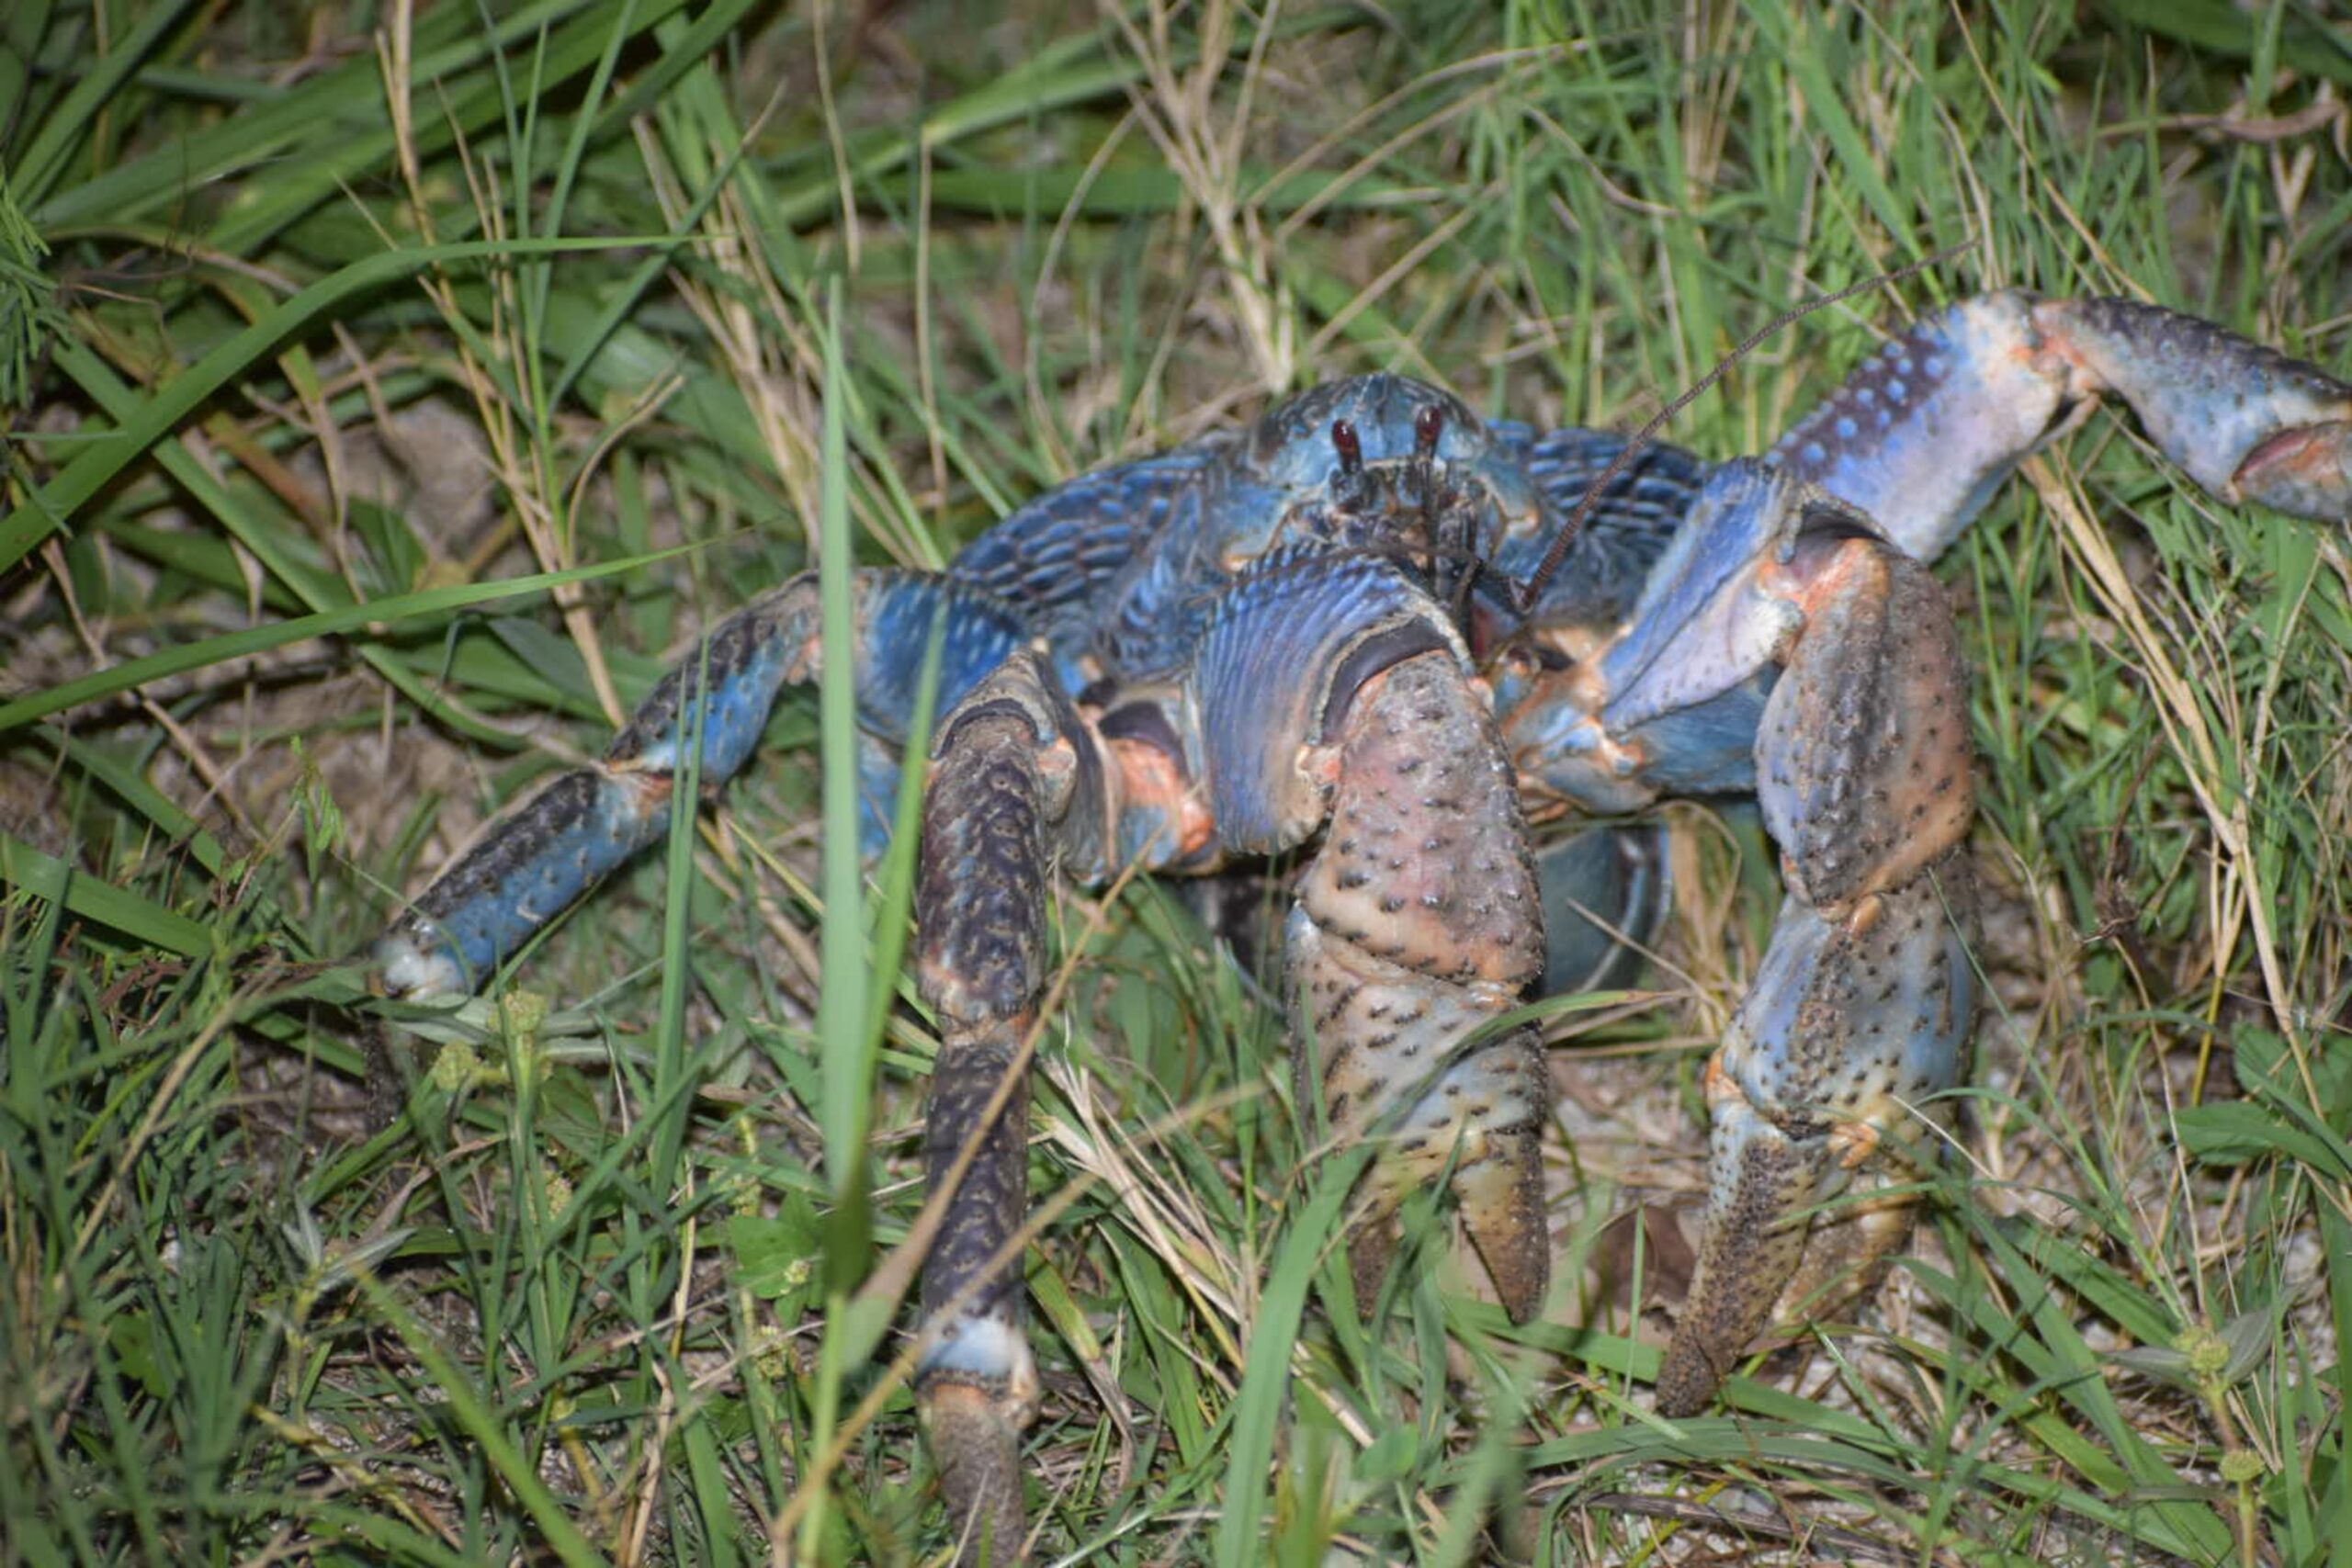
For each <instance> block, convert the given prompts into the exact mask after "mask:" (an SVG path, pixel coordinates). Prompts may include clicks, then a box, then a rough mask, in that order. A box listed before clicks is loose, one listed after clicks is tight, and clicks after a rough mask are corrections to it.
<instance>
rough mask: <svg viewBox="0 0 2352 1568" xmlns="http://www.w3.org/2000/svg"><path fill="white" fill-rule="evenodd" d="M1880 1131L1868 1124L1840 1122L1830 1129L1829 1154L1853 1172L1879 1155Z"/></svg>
mask: <svg viewBox="0 0 2352 1568" xmlns="http://www.w3.org/2000/svg"><path fill="white" fill-rule="evenodd" d="M1878 1145H1879V1130H1878V1129H1877V1128H1876V1127H1873V1126H1871V1124H1870V1123H1869V1122H1838V1124H1837V1125H1836V1126H1834V1127H1832V1128H1830V1129H1829V1152H1830V1154H1831V1155H1833V1156H1836V1158H1837V1161H1838V1165H1839V1167H1840V1168H1844V1169H1846V1170H1851V1169H1853V1168H1855V1167H1856V1166H1859V1165H1860V1164H1861V1163H1862V1162H1863V1161H1864V1160H1866V1159H1868V1158H1870V1157H1871V1156H1872V1155H1874V1154H1876V1153H1878Z"/></svg>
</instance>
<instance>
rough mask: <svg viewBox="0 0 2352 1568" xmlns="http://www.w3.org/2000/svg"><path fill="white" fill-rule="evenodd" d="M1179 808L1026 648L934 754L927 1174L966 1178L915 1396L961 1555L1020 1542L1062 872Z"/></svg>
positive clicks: (926, 976)
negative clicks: (1029, 1288)
mask: <svg viewBox="0 0 2352 1568" xmlns="http://www.w3.org/2000/svg"><path fill="white" fill-rule="evenodd" d="M1140 782H1142V783H1146V784H1148V782H1149V774H1148V770H1147V771H1146V773H1145V777H1144V778H1143V780H1142V781H1140ZM1167 807H1168V803H1167V802H1166V801H1164V800H1162V799H1160V798H1159V797H1157V796H1153V795H1150V793H1149V791H1148V790H1137V789H1136V788H1133V787H1131V786H1130V784H1129V781H1127V780H1126V779H1125V778H1124V777H1123V776H1122V770H1121V764H1120V753H1119V751H1118V750H1117V748H1116V747H1115V746H1114V744H1113V743H1111V742H1108V741H1105V740H1104V739H1103V736H1102V734H1101V732H1100V731H1099V730H1098V729H1097V728H1095V727H1094V726H1093V725H1092V724H1091V723H1090V722H1089V721H1088V720H1086V719H1085V718H1083V717H1082V716H1080V714H1079V712H1078V711H1077V709H1076V708H1075V707H1074V706H1073V705H1071V704H1070V702H1069V698H1068V697H1067V696H1066V695H1065V694H1063V692H1062V690H1061V688H1060V685H1059V683H1058V682H1057V681H1056V679H1055V678H1054V676H1053V675H1052V674H1051V673H1050V672H1049V671H1047V670H1046V667H1045V665H1044V663H1043V662H1042V661H1041V660H1039V658H1038V657H1037V656H1036V655H1035V653H1032V652H1029V651H1026V650H1024V651H1023V652H1020V653H1017V654H1015V655H1014V656H1013V657H1012V659H1010V660H1007V661H1006V662H1005V663H1004V664H1003V666H1002V667H1001V669H999V670H998V671H997V672H996V673H995V674H993V675H991V676H989V678H988V679H987V680H985V681H983V682H980V684H979V685H978V686H977V687H975V688H974V689H973V690H972V692H971V694H969V695H968V696H967V697H966V698H965V699H964V701H963V702H962V703H961V704H960V705H958V706H957V707H956V711H955V712H953V713H952V714H950V715H949V716H947V718H946V719H945V720H944V722H943V724H942V725H941V728H940V733H939V739H938V742H937V744H936V746H935V747H934V748H933V763H932V774H931V781H930V784H929V787H928V788H927V789H926V791H925V793H924V796H923V829H922V834H923V836H922V863H921V874H920V879H919V881H918V884H917V887H916V893H915V920H916V927H917V938H916V953H915V961H916V979H917V984H918V986H919V987H920V988H921V990H922V997H923V999H924V1000H925V1001H926V1002H928V1003H929V1004H930V1005H931V1006H932V1007H933V1009H934V1010H936V1011H937V1012H938V1014H939V1021H940V1052H939V1062H938V1066H936V1067H935V1068H934V1069H933V1075H932V1084H931V1099H930V1111H929V1115H928V1125H927V1128H926V1136H925V1145H924V1155H925V1163H926V1166H927V1177H928V1179H929V1181H930V1182H931V1183H932V1184H933V1187H934V1188H935V1189H943V1190H944V1189H945V1188H947V1187H948V1186H949V1185H950V1184H951V1183H953V1186H954V1195H953V1197H952V1198H951V1199H950V1200H949V1201H948V1206H947V1210H946V1214H945V1218H944V1222H943V1224H942V1226H941V1229H940V1232H939V1236H938V1239H937V1240H936V1241H935V1242H934V1243H933V1247H932V1251H931V1256H930V1258H928V1259H927V1260H926V1262H925V1264H924V1266H923V1275H922V1309H923V1325H922V1343H921V1348H920V1351H919V1359H918V1360H917V1364H916V1371H915V1396H916V1401H917V1404H918V1406H919V1407H920V1409H921V1411H922V1419H923V1424H924V1427H925V1429H926V1430H927V1431H928V1433H929V1435H930V1438H931V1445H932V1451H933V1454H934V1455H935V1456H936V1457H937V1459H938V1461H939V1468H940V1475H941V1483H942V1488H943V1490H944V1492H945V1494H946V1497H947V1506H948V1514H949V1517H950V1518H951V1519H952V1520H953V1521H954V1523H955V1526H956V1533H957V1540H958V1555H957V1561H958V1562H965V1563H979V1562H997V1563H1005V1562H1013V1561H1015V1560H1016V1559H1017V1558H1018V1556H1019V1554H1020V1550H1021V1543H1022V1499H1021V1472H1020V1435H1021V1428H1022V1427H1023V1424H1024V1423H1025V1422H1026V1421H1027V1420H1028V1418H1029V1416H1030V1415H1031V1413H1032V1412H1033V1410H1034V1408H1035V1401H1036V1393H1037V1379H1036V1371H1035V1367H1034V1365H1033V1364H1032V1362H1031V1360H1030V1356H1029V1347H1028V1343H1027V1341H1026V1339H1025V1338H1024V1337H1023V1333H1022V1328H1021V1269H1020V1266H1019V1259H1018V1258H1001V1257H1000V1255H1001V1254H1002V1253H1004V1252H1005V1250H1006V1248H1007V1247H1009V1245H1010V1243H1011V1241H1012V1237H1013V1236H1014V1235H1016V1234H1017V1232H1018V1231H1019V1229H1020V1225H1021V1220H1022V1213H1023V1208H1024V1207H1025V1205H1026V1200H1027V1189H1028V1149H1027V1143H1028V1137H1027V1129H1028V1107H1029V1096H1028V1090H1027V1084H1026V1076H1025V1073H1024V1071H1023V1066H1022V1064H1021V1061H1020V1052H1021V1047H1022V1043H1023V1039H1024V1037H1025V1036H1026V1035H1027V1033H1028V1032H1029V1030H1030V1028H1031V1026H1032V1025H1033V1024H1034V1023H1035V1020H1036V1013H1035V1008H1036V1003H1037V996H1038V992H1039V990H1040V988H1041V987H1042V986H1043V984H1044V980H1045V964H1046V953H1045V913H1046V897H1047V894H1048V891H1049V886H1048V885H1049V881H1050V878H1051V876H1052V874H1053V872H1054V869H1055V868H1056V866H1057V865H1058V866H1059V867H1061V868H1063V869H1066V870H1068V871H1069V873H1071V874H1074V875H1077V876H1080V877H1086V878H1096V877H1101V876H1103V874H1106V873H1107V872H1108V871H1109V870H1110V869H1112V857H1113V856H1114V854H1115V853H1116V852H1117V851H1116V846H1117V845H1118V844H1119V843H1120V842H1121V841H1122V840H1123V838H1124V837H1126V836H1130V835H1131V829H1130V827H1129V826H1128V825H1125V824H1123V822H1122V818H1123V817H1125V816H1132V815H1142V816H1145V817H1148V818H1152V819H1153V820H1154V821H1155V822H1156V821H1158V820H1159V816H1158V814H1159V813H1160V812H1162V811H1164V810H1165V809H1167ZM991 1104H995V1105H996V1106H997V1107H998V1109H997V1110H996V1111H995V1112H994V1113H993V1114H991V1113H990V1109H989V1108H990V1106H991ZM967 1157H968V1159H969V1164H968V1166H967V1168H966V1169H965V1171H964V1173H963V1177H962V1179H961V1180H960V1181H956V1180H955V1177H956V1166H957V1164H958V1163H959V1162H960V1161H963V1160H965V1159H967ZM992 1259H994V1260H995V1261H993V1262H992V1261H991V1260H992Z"/></svg>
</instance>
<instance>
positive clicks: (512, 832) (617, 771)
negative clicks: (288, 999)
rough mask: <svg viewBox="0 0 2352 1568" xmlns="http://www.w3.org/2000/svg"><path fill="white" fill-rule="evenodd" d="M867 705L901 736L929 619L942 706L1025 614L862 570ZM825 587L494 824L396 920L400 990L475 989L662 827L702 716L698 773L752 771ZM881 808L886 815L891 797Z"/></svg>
mask: <svg viewBox="0 0 2352 1568" xmlns="http://www.w3.org/2000/svg"><path fill="white" fill-rule="evenodd" d="M857 598H858V607H857V615H858V633H859V647H858V649H857V663H858V705H859V716H860V718H861V720H862V721H863V722H864V723H865V726H866V727H867V730H868V732H869V736H870V737H872V738H874V739H876V743H878V744H880V745H883V746H885V747H888V746H894V745H897V744H900V743H903V741H904V739H905V731H906V726H907V722H908V716H909V715H910V713H911V712H912V710H913V708H914V705H915V692H914V687H915V683H916V682H917V680H918V679H919V677H920V674H921V671H922V660H923V653H924V649H925V648H926V647H927V646H928V642H929V638H930V635H931V628H932V626H933V624H934V622H936V623H937V624H939V625H940V626H942V627H943V631H944V645H943V653H942V660H941V672H940V687H941V690H940V694H939V699H938V700H939V705H940V711H943V712H944V711H945V709H946V707H947V705H950V704H952V703H953V702H955V701H956V698H958V697H959V696H961V695H962V694H964V692H966V691H967V690H968V689H969V688H970V687H971V685H972V684H973V682H976V681H978V679H979V678H980V677H981V676H983V675H985V674H987V673H988V671H990V670H992V669H994V668H995V667H996V666H997V665H998V664H1000V663H1001V662H1002V661H1003V660H1004V658H1005V656H1006V655H1007V654H1009V653H1010V652H1011V651H1012V649H1014V648H1015V647H1016V646H1018V645H1019V643H1020V642H1021V640H1022V639H1023V626H1022V624H1021V622H1020V621H1019V619H1018V618H1017V617H1016V616H1015V615H1013V614H1012V612H1011V611H1010V610H1009V609H1007V608H1006V607H1005V606H1004V605H1003V604H1001V602H1000V601H998V600H997V599H995V598H994V597H993V596H991V595H989V594H987V593H985V592H980V591H978V590H976V589H972V588H970V587H967V586H965V585H962V584H957V583H953V582H949V581H944V580H942V579H939V578H933V577H925V576H921V575H917V574H913V573H908V572H894V571H871V572H865V573H861V574H860V578H859V581H858V586H857ZM817 627H818V606H817V583H816V580H815V578H813V577H807V576H804V577H801V578H797V579H795V580H794V581H791V582H789V583H787V584H786V585H785V586H784V587H782V588H780V589H777V590H776V591H775V592H772V593H768V594H764V595H763V596H762V597H761V598H759V599H757V600H754V601H753V602H752V604H750V605H748V606H746V607H745V608H744V609H742V610H741V611H740V612H738V613H737V614H736V615H734V616H732V617H731V618H729V620H727V621H726V622H725V623H723V624H722V625H721V626H719V627H718V630H717V631H715V632H713V633H712V634H711V637H710V639H709V643H708V646H707V649H697V650H696V652H695V655H693V656H692V657H690V658H689V659H687V660H684V662H682V663H681V664H680V666H679V667H678V668H677V669H676V670H674V671H672V672H671V673H670V674H668V675H667V676H665V677H663V678H662V682H661V683H660V684H659V685H657V686H656V687H654V689H653V693H652V694H651V695H650V696H649V697H647V698H646V699H645V702H644V703H643V704H642V705H640V706H639V708H638V710H637V712H636V713H635V714H634V715H633V716H631V717H630V719H629V722H628V725H627V726H626V727H625V728H623V729H622V730H621V732H620V734H619V735H617V736H616V737H615V738H614V739H613V743H612V745H611V747H610V748H609V749H608V750H606V751H605V756H604V758H603V760H602V761H598V762H596V763H594V764H593V765H591V766H589V767H585V768H579V769H575V770H574V771H572V772H571V773H565V774H564V775H562V776H561V777H560V778H558V779H557V780H555V782H553V783H552V784H548V786H547V787H546V788H544V789H542V790H540V791H539V792H538V793H537V795H533V796H531V798H530V799H528V800H527V801H526V802H524V803H523V804H522V805H521V806H519V807H515V809H514V810H512V811H510V812H508V813H507V814H506V815H504V816H503V817H501V818H498V820H497V821H495V822H493V823H492V825H491V826H490V828H489V829H487V830H486V831H485V832H484V833H483V834H482V836H481V838H480V839H479V840H476V841H475V842H474V843H473V845H472V846H471V847H469V849H467V850H466V851H465V852H463V853H462V854H461V855H459V856H458V860H457V862H456V863H454V864H452V865H451V866H449V867H448V868H447V870H445V871H444V872H443V873H442V874H440V876H439V877H437V878H435V881H434V883H433V885H432V886H429V887H427V888H426V889H425V890H424V892H423V893H421V894H419V895H418V896H417V897H416V900H415V902H414V903H413V904H412V905H411V906H410V907H409V908H408V909H407V910H405V911H404V912H403V913H402V914H401V916H400V918H399V919H396V920H394V921H393V922H392V925H391V927H390V930H389V931H386V932H385V933H384V935H383V937H382V938H381V940H379V942H377V944H376V948H375V953H374V957H375V960H376V963H377V964H378V966H379V970H380V972H381V974H382V976H383V982H384V986H385V988H386V989H387V990H388V991H390V993H391V994H392V995H394V996H398V997H428V996H437V995H443V994H447V993H464V992H469V991H472V990H474V989H475V988H477V987H480V986H481V985H482V984H483V983H484V982H485V981H487V980H488V979H489V978H490V976H492V974H493V973H495V972H496V970H497V967H498V965H499V964H501V963H503V961H504V960H505V959H506V958H508V957H510V956H511V955H512V954H513V953H515V952H516V951H517V950H518V949H519V948H520V947H521V946H522V945H523V943H524V942H526V941H528V940H529V938H530V936H531V934H532V933H533V932H535V931H537V930H538V929H539V927H541V926H542V925H544V924H546V923H547V922H548V920H549V919H553V918H554V917H555V916H556V915H557V914H558V913H560V911H561V910H562V909H563V908H565V907H566V906H568V905H569V904H571V901H572V900H573V899H575V898H577V897H580V896H581V895H582V893H585V892H586V891H587V890H588V889H589V888H590V887H592V886H595V884H596V883H597V882H599V881H600V880H602V879H603V878H604V877H605V876H606V875H607V874H610V873H611V872H613V871H614V870H615V869H616V868H617V867H618V866H620V865H621V864H622V863H624V862H626V861H627V860H628V858H629V857H630V856H631V855H633V854H635V853H636V852H638V851H639V850H640V849H643V848H644V847H645V846H646V845H648V844H650V843H652V842H653V841H654V840H657V839H659V838H660V837H662V834H663V833H665V832H667V831H668V830H669V826H670V795H671V790H672V786H673V781H674V779H675V778H676V776H677V774H678V773H679V770H680V769H681V767H682V766H683V764H684V759H685V757H686V755H687V754H688V753H687V750H686V748H687V746H688V745H689V744H691V742H690V740H689V739H688V738H687V736H686V734H685V727H686V724H687V721H688V716H689V715H690V714H691V713H692V712H693V710H694V708H695V694H696V691H697V686H696V682H697V679H698V677H700V676H702V675H704V674H706V673H707V685H705V686H702V687H700V688H699V689H700V690H701V691H702V692H703V693H704V695H703V697H702V699H701V704H702V707H703V710H704V711H703V723H702V732H701V747H702V753H701V759H700V765H701V778H702V783H703V784H704V786H705V787H706V788H708V789H714V790H715V789H716V788H717V787H718V784H720V783H722V782H723V781H724V780H726V779H727V778H728V777H729V775H731V774H732V773H734V772H735V771H736V770H737V769H738V768H740V767H741V766H742V765H743V762H744V760H745V759H746V758H748V757H749V756H750V755H751V752H752V748H753V747H754V746H756V745H757V744H758V742H759V738H760V732H761V731H762V730H763V728H765V727H766V725H767V717H768V711H769V709H770V708H771V707H773V706H774V705H775V698H776V694H777V693H778V691H779V690H781V689H782V688H783V687H784V686H785V685H786V684H788V683H796V682H803V681H808V680H812V679H814V678H815V675H816V673H817V671H818V668H819V664H820V648H819V645H818V640H817ZM883 810H884V811H885V812H887V811H888V805H887V803H885V805H884V806H883Z"/></svg>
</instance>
